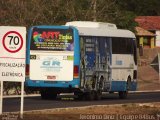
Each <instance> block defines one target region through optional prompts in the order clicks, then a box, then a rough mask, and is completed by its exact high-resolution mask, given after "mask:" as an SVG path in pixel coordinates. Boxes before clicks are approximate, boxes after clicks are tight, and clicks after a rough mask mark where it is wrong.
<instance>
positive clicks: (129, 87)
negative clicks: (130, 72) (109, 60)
mask: <svg viewBox="0 0 160 120" xmlns="http://www.w3.org/2000/svg"><path fill="white" fill-rule="evenodd" d="M126 87H127V91H129V90H131V77H130V76H129V77H128V79H127V85H126Z"/></svg>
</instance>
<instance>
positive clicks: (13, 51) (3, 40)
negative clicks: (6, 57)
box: [2, 31, 23, 53]
mask: <svg viewBox="0 0 160 120" xmlns="http://www.w3.org/2000/svg"><path fill="white" fill-rule="evenodd" d="M11 33H14V34H17V35H18V37H20V40H21V45H20V46H19V48H18V49H16V50H10V49H8V48H7V47H6V45H5V38H6V37H7V36H8V35H9V34H11ZM2 43H3V47H4V48H5V49H6V50H7V51H8V52H10V53H16V52H18V51H19V50H20V49H21V48H22V47H23V38H22V36H21V35H20V34H19V33H18V32H16V31H9V32H7V33H6V34H5V35H4V36H3V39H2Z"/></svg>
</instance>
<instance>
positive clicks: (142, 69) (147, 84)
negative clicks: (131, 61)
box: [137, 48, 160, 91]
mask: <svg viewBox="0 0 160 120" xmlns="http://www.w3.org/2000/svg"><path fill="white" fill-rule="evenodd" d="M158 53H160V48H154V49H144V52H143V56H140V57H139V59H138V89H137V90H140V91H143V90H144V91H145V90H160V78H159V73H158V72H157V71H156V70H155V69H153V67H151V65H150V64H151V62H152V61H153V60H154V58H155V57H156V56H157V55H158Z"/></svg>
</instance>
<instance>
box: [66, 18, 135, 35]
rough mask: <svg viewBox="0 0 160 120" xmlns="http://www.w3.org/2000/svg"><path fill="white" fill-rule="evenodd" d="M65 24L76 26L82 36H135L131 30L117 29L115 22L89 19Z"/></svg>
mask: <svg viewBox="0 0 160 120" xmlns="http://www.w3.org/2000/svg"><path fill="white" fill-rule="evenodd" d="M66 26H73V27H76V28H77V29H78V31H79V34H80V35H82V36H104V37H106V36H108V37H126V38H135V35H134V33H133V32H131V31H129V30H123V29H117V27H116V25H115V24H112V23H103V22H90V21H73V22H67V23H66Z"/></svg>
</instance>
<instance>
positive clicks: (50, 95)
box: [40, 90, 57, 100]
mask: <svg viewBox="0 0 160 120" xmlns="http://www.w3.org/2000/svg"><path fill="white" fill-rule="evenodd" d="M40 94H41V99H43V100H47V99H56V98H57V93H54V92H53V91H50V90H41V91H40Z"/></svg>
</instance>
